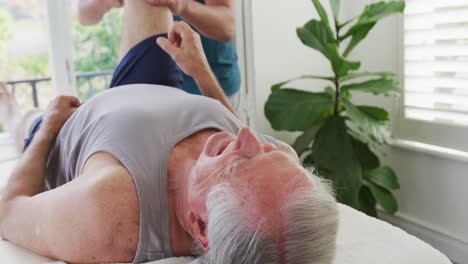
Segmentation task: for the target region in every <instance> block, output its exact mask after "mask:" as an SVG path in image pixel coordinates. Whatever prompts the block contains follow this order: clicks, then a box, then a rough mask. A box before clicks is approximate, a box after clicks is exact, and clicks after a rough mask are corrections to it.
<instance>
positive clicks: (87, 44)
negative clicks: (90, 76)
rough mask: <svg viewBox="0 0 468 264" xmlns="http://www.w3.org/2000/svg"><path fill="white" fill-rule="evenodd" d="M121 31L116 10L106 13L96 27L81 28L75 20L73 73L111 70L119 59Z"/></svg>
mask: <svg viewBox="0 0 468 264" xmlns="http://www.w3.org/2000/svg"><path fill="white" fill-rule="evenodd" d="M121 30H122V18H121V12H120V10H116V9H115V10H111V11H110V12H109V13H107V14H106V15H105V16H104V18H103V20H102V21H101V22H100V23H99V24H98V25H96V26H82V25H80V24H79V22H78V20H77V19H75V33H74V43H73V45H74V52H75V54H74V64H75V71H77V72H94V71H102V70H113V69H114V68H115V67H116V65H117V61H118V59H119V45H120V36H121Z"/></svg>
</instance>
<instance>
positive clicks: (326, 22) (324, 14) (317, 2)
mask: <svg viewBox="0 0 468 264" xmlns="http://www.w3.org/2000/svg"><path fill="white" fill-rule="evenodd" d="M312 2H313V3H314V6H315V9H316V10H317V13H318V14H319V16H320V19H321V20H322V22H323V24H324V26H325V28H326V30H327V31H328V33H329V35H330V36H333V35H334V34H333V30H332V29H331V26H330V21H329V19H328V15H327V12H326V11H325V8H323V5H322V4H321V3H320V0H312Z"/></svg>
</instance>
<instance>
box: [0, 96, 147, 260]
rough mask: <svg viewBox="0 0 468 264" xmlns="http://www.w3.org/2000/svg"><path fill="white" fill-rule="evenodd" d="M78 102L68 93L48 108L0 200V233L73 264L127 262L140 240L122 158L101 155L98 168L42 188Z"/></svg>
mask: <svg viewBox="0 0 468 264" xmlns="http://www.w3.org/2000/svg"><path fill="white" fill-rule="evenodd" d="M78 106H79V101H78V99H77V98H75V97H66V96H63V97H58V98H57V99H56V100H54V102H53V103H52V104H51V105H50V106H49V108H48V110H47V111H46V113H45V115H44V121H43V124H42V126H41V128H40V130H39V132H38V133H37V134H36V136H35V138H34V140H33V141H32V143H31V145H30V146H29V147H28V149H27V150H26V152H25V153H24V155H23V156H22V157H21V159H20V161H19V163H18V165H17V167H16V168H15V170H14V172H13V173H12V175H11V176H10V180H9V182H8V184H7V187H6V188H5V190H4V193H3V195H2V197H1V199H0V236H1V237H2V238H3V239H7V240H9V241H11V242H13V243H15V244H17V245H20V246H22V247H24V248H27V249H29V250H31V251H33V252H35V253H37V254H40V255H44V256H48V257H52V258H57V259H61V260H65V261H69V262H80V263H83V262H86V263H90V262H129V261H131V260H132V259H133V257H134V255H135V251H136V246H137V242H138V217H139V211H138V198H137V195H136V190H135V186H134V184H133V181H132V179H131V177H130V175H129V174H128V172H127V171H126V169H125V168H124V167H123V166H121V164H120V163H119V162H118V161H116V160H115V159H114V160H112V158H113V157H106V156H105V155H102V154H101V157H100V158H98V160H99V166H98V167H95V168H94V169H92V170H89V171H88V172H86V171H85V172H84V174H83V175H81V176H80V177H78V178H77V179H76V180H74V181H71V182H69V183H67V184H65V185H63V186H61V187H59V188H56V189H54V190H51V191H47V192H44V177H45V167H46V161H47V158H48V154H49V151H50V148H51V146H52V144H53V143H54V141H55V139H56V137H57V135H58V132H59V131H60V129H61V128H62V126H63V125H64V123H65V122H66V120H67V119H68V118H69V117H70V116H71V114H72V113H73V112H74V111H75V110H76V108H77V107H78ZM95 155H97V154H95ZM92 159H93V157H91V158H90V159H89V161H88V162H90V161H91V160H92ZM88 162H87V163H88Z"/></svg>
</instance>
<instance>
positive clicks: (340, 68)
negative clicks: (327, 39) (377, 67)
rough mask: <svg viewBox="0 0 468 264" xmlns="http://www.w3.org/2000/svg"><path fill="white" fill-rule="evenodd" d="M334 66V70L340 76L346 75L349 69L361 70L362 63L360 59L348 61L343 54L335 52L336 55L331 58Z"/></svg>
mask: <svg viewBox="0 0 468 264" xmlns="http://www.w3.org/2000/svg"><path fill="white" fill-rule="evenodd" d="M330 61H331V63H332V67H333V72H334V73H335V74H336V75H337V76H338V77H341V76H346V75H347V74H348V72H349V71H352V70H359V68H360V67H361V63H360V62H358V61H348V60H346V59H345V58H343V56H341V55H340V54H338V52H337V53H336V54H334V57H332V58H331V59H330Z"/></svg>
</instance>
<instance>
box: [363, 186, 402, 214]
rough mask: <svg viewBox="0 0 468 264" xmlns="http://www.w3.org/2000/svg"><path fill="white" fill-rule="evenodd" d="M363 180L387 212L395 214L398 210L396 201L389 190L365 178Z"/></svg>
mask: <svg viewBox="0 0 468 264" xmlns="http://www.w3.org/2000/svg"><path fill="white" fill-rule="evenodd" d="M364 182H365V184H366V185H367V186H368V187H369V189H370V191H371V192H372V194H373V195H374V197H375V199H376V200H377V202H378V203H379V204H380V206H382V208H383V209H384V210H385V211H386V212H387V213H389V214H395V213H396V212H397V211H398V202H397V200H396V199H395V196H394V195H393V193H392V192H391V191H389V190H387V189H385V188H383V187H380V186H379V185H377V184H375V183H373V182H370V181H367V180H365V181H364Z"/></svg>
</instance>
